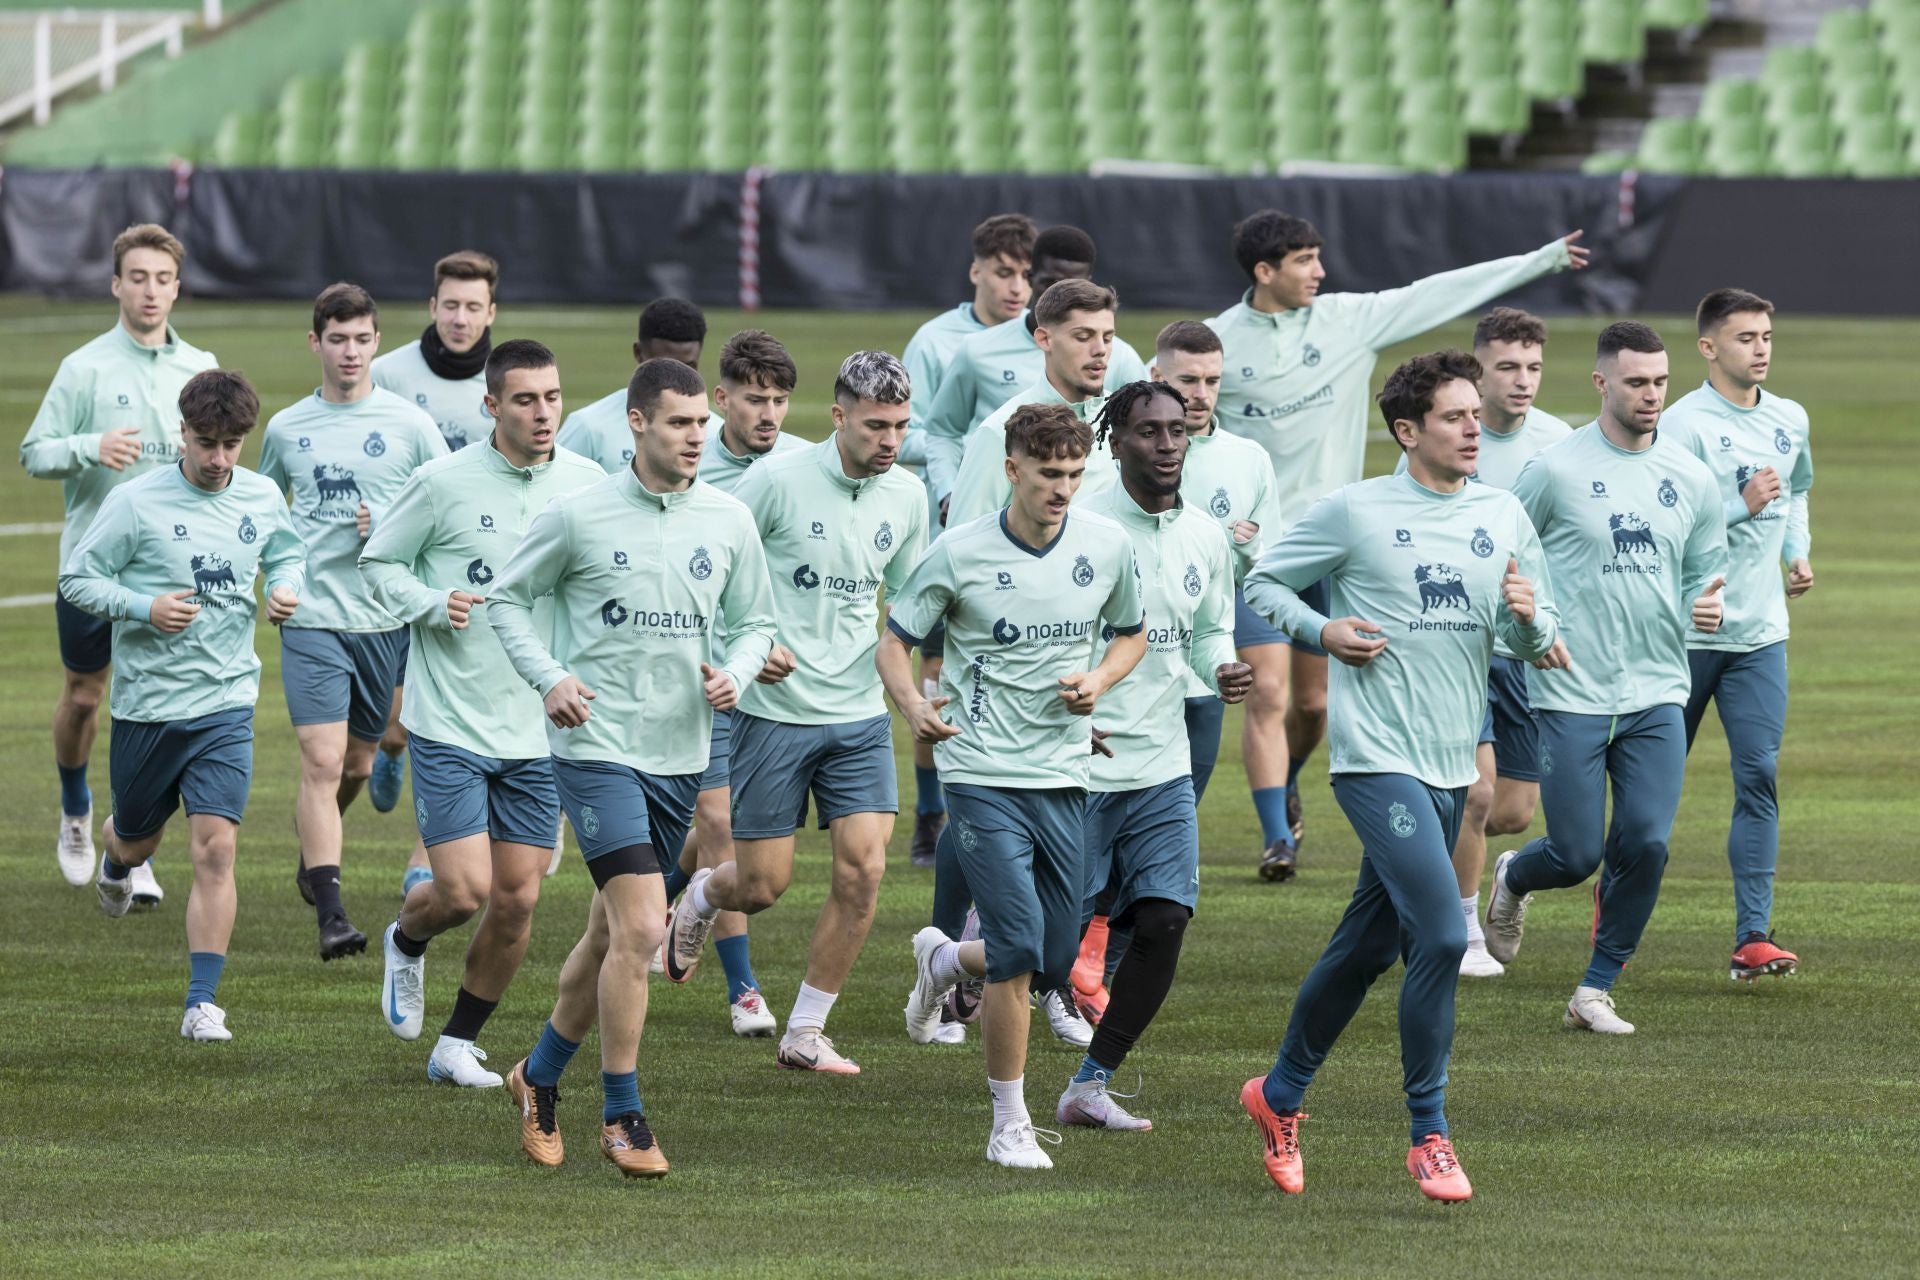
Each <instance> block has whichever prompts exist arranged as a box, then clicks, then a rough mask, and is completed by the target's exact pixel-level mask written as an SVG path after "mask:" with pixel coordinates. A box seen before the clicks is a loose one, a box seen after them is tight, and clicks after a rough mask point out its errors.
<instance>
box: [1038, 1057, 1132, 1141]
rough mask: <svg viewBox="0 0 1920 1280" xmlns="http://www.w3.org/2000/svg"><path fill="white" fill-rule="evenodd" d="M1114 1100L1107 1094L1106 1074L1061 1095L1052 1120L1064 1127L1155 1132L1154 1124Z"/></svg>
mask: <svg viewBox="0 0 1920 1280" xmlns="http://www.w3.org/2000/svg"><path fill="white" fill-rule="evenodd" d="M1113 1099H1114V1095H1113V1094H1111V1093H1108V1092H1107V1075H1106V1073H1105V1072H1104V1071H1103V1072H1101V1073H1100V1074H1099V1075H1097V1076H1095V1077H1094V1078H1093V1079H1091V1080H1082V1081H1079V1082H1077V1083H1073V1084H1069V1085H1068V1086H1067V1091H1066V1092H1065V1093H1063V1094H1061V1095H1060V1103H1059V1105H1058V1106H1056V1107H1055V1108H1054V1109H1053V1118H1054V1119H1056V1120H1058V1121H1059V1122H1060V1123H1061V1124H1071V1125H1080V1126H1083V1127H1085V1128H1088V1129H1115V1130H1122V1131H1127V1132H1140V1131H1145V1130H1147V1129H1151V1128H1153V1121H1151V1120H1149V1119H1147V1118H1146V1117H1145V1116H1136V1115H1132V1114H1130V1113H1129V1112H1128V1111H1127V1109H1126V1108H1125V1107H1123V1106H1121V1105H1120V1104H1119V1103H1117V1102H1115V1101H1114V1100H1113Z"/></svg>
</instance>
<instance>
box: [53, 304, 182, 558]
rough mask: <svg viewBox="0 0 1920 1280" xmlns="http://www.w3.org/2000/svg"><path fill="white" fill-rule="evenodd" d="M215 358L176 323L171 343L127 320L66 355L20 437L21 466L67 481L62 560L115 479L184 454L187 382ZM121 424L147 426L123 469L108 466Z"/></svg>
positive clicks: (63, 485) (63, 484) (64, 485)
mask: <svg viewBox="0 0 1920 1280" xmlns="http://www.w3.org/2000/svg"><path fill="white" fill-rule="evenodd" d="M215 365H216V362H215V360H214V358H213V353H212V352H210V351H202V350H200V348H198V347H195V346H192V345H190V344H188V343H186V342H184V341H182V339H181V337H180V335H179V334H177V333H175V332H174V331H173V329H172V327H171V326H169V327H168V329H167V340H166V342H165V343H164V344H162V345H161V346H158V347H143V346H141V345H140V344H139V343H137V342H135V341H134V340H133V335H132V334H130V333H128V332H127V331H126V328H125V327H124V326H122V325H119V324H116V325H114V326H113V328H111V329H109V330H107V331H106V332H105V333H103V334H101V335H100V336H99V337H97V338H95V339H94V340H93V341H92V342H89V343H88V344H87V345H86V346H84V347H81V348H80V349H79V350H78V351H75V352H73V353H72V354H71V355H69V356H68V357H67V358H66V359H64V360H62V361H61V362H60V368H59V370H58V371H57V372H56V373H55V374H54V375H53V384H52V385H51V386H49V387H48V388H47V394H46V398H45V399H43V400H42V401H41V402H40V412H39V413H37V414H35V415H34V417H33V425H32V426H31V427H29V428H28V429H27V437H26V439H25V440H23V441H21V442H20V465H21V466H23V467H25V468H26V469H27V474H28V475H30V476H32V477H33V478H34V479H36V480H58V481H60V482H61V489H62V491H63V496H64V497H65V499H66V510H67V523H66V528H64V529H62V530H61V531H60V563H61V564H63V565H64V564H65V563H66V562H67V557H68V556H69V555H70V554H72V552H73V548H74V546H75V545H76V544H77V543H78V542H79V541H80V537H81V535H82V534H84V533H86V531H87V526H88V525H89V524H91V523H92V522H93V517H94V513H95V512H97V511H99V510H100V504H101V503H102V502H104V501H106V497H107V494H108V493H110V492H112V491H113V488H114V486H115V485H119V484H124V483H125V482H127V481H128V480H131V479H133V478H134V477H136V476H140V475H144V474H146V473H147V472H148V471H150V470H152V469H153V468H154V467H157V466H161V465H163V464H164V465H171V464H173V463H175V462H178V461H179V460H180V389H181V388H182V387H184V386H186V385H187V382H188V380H189V379H191V378H192V377H193V375H194V374H196V373H200V372H202V371H204V370H207V369H212V368H214V367H215ZM120 427H132V428H134V429H135V430H137V431H139V433H140V456H139V458H137V459H136V460H135V461H133V462H132V463H129V464H128V465H127V467H126V469H125V470H122V471H115V470H113V469H112V468H111V467H103V466H101V465H100V439H101V437H102V436H104V435H106V433H107V432H109V431H113V430H117V429H118V428H120Z"/></svg>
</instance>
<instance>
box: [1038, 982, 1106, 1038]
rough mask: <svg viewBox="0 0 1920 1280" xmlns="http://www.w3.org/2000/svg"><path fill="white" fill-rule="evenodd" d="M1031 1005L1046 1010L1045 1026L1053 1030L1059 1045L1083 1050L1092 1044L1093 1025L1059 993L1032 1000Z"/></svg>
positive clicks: (1055, 992)
mask: <svg viewBox="0 0 1920 1280" xmlns="http://www.w3.org/2000/svg"><path fill="white" fill-rule="evenodd" d="M1033 1003H1034V1004H1036V1005H1038V1006H1039V1007H1040V1008H1042V1009H1044V1010H1046V1014H1047V1025H1048V1026H1049V1027H1052V1028H1053V1035H1054V1039H1056V1040H1058V1041H1059V1042H1060V1043H1061V1044H1065V1045H1071V1046H1073V1047H1074V1048H1075V1049H1084V1048H1086V1047H1087V1046H1088V1045H1090V1044H1092V1043H1093V1024H1092V1023H1091V1022H1088V1021H1087V1020H1086V1019H1085V1018H1083V1017H1081V1016H1080V1011H1079V1010H1078V1009H1076V1008H1074V1007H1073V1002H1072V1001H1071V1000H1068V999H1066V998H1065V997H1064V996H1062V995H1061V993H1060V992H1058V991H1049V992H1047V994H1046V995H1044V996H1040V997H1037V998H1034V999H1033Z"/></svg>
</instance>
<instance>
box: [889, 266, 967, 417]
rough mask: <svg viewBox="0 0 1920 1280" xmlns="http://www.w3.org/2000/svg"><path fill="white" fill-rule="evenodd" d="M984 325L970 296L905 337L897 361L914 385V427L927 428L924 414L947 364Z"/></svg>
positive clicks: (928, 408)
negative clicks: (904, 344)
mask: <svg viewBox="0 0 1920 1280" xmlns="http://www.w3.org/2000/svg"><path fill="white" fill-rule="evenodd" d="M986 327H987V326H986V325H985V324H984V323H982V322H981V319H980V315H979V313H978V312H976V311H975V310H974V309H973V300H972V299H971V298H969V299H968V300H967V301H965V302H963V303H961V304H960V305H959V306H957V307H948V308H947V309H946V310H945V311H942V312H941V313H940V314H939V315H937V316H935V317H934V318H933V319H931V320H929V321H927V322H926V323H925V324H923V325H921V326H920V327H919V328H918V329H916V330H914V333H913V337H911V338H909V339H908V340H907V349H906V351H905V352H903V353H902V354H901V356H900V363H901V364H903V365H905V366H906V369H907V378H908V380H909V381H910V383H911V385H912V387H913V402H912V403H913V421H912V426H913V429H914V430H916V431H918V430H924V429H925V428H926V425H927V414H928V413H929V412H930V411H931V410H932V409H933V398H934V396H935V395H936V394H938V393H939V390H940V382H941V380H942V379H943V378H945V377H946V373H947V365H948V363H949V362H950V361H951V360H952V359H953V355H954V353H955V352H956V351H958V350H960V344H961V343H962V342H965V341H966V340H967V337H968V335H970V334H975V333H979V332H980V331H982V330H983V329H985V328H986Z"/></svg>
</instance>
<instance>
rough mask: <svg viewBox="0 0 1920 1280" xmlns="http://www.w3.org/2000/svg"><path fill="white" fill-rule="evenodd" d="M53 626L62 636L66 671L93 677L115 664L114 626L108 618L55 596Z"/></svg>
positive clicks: (61, 653)
mask: <svg viewBox="0 0 1920 1280" xmlns="http://www.w3.org/2000/svg"><path fill="white" fill-rule="evenodd" d="M53 625H54V629H55V630H57V631H58V632H59V633H60V665H61V666H63V667H65V668H66V669H67V670H69V671H75V672H78V673H79V674H81V675H83V676H84V675H91V674H92V673H93V672H95V671H102V670H105V669H106V667H107V665H108V664H109V663H111V662H112V661H113V624H112V623H111V622H108V621H107V620H106V619H105V618H96V617H94V616H93V615H92V614H90V613H88V612H87V611H86V610H85V609H82V608H81V607H80V606H79V605H77V604H70V603H68V601H67V598H66V597H65V596H63V595H55V596H54V598H53Z"/></svg>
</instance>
